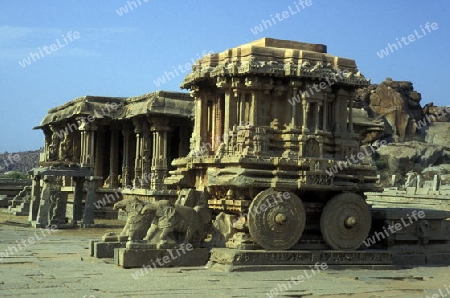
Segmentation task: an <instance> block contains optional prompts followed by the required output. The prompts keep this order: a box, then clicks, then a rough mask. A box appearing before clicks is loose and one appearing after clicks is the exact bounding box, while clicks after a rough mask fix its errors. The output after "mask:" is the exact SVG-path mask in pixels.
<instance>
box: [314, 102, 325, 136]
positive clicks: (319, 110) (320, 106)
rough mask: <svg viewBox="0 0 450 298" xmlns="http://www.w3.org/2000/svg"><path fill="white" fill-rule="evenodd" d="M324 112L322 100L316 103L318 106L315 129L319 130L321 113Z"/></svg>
mask: <svg viewBox="0 0 450 298" xmlns="http://www.w3.org/2000/svg"><path fill="white" fill-rule="evenodd" d="M322 113H323V107H322V103H321V102H317V103H316V108H315V115H314V116H315V120H316V121H315V131H319V130H320V115H321V114H322Z"/></svg>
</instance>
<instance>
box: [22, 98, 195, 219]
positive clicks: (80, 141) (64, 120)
mask: <svg viewBox="0 0 450 298" xmlns="http://www.w3.org/2000/svg"><path fill="white" fill-rule="evenodd" d="M192 107H193V102H192V99H191V97H190V96H189V94H185V93H180V92H164V91H157V92H154V93H150V94H145V95H142V96H138V97H131V98H117V97H98V96H83V97H80V98H77V99H75V100H72V101H70V102H68V103H66V104H63V105H61V106H58V107H56V108H53V109H51V110H50V111H49V112H48V115H47V116H46V117H44V119H43V120H42V122H41V124H40V125H39V126H37V127H35V128H36V129H42V130H43V132H44V135H45V147H44V151H43V153H41V156H40V162H39V165H40V167H43V168H47V169H52V170H53V169H56V170H58V169H64V170H63V171H62V172H60V174H61V176H58V173H57V172H55V174H54V175H57V176H55V178H54V179H56V180H55V182H52V185H58V186H57V187H56V188H55V190H53V188H54V187H53V186H52V187H50V188H51V189H52V190H51V195H50V196H49V197H48V200H47V201H45V202H46V203H45V204H48V206H50V207H49V208H50V210H52V211H51V213H52V212H53V210H54V211H55V212H56V213H55V212H53V215H52V216H56V215H57V214H59V213H60V212H62V211H60V210H63V209H64V210H66V211H67V212H66V213H67V214H66V215H65V216H64V217H67V218H68V219H69V220H72V221H77V220H79V219H80V209H79V208H80V207H79V206H76V202H75V200H76V198H75V197H74V196H73V195H72V193H77V194H81V195H83V198H85V196H86V198H87V196H91V198H90V200H92V201H93V203H94V205H92V206H91V205H89V206H88V207H89V208H90V209H92V210H89V212H90V213H91V212H94V213H95V212H100V211H102V210H105V211H107V210H111V211H112V205H113V204H114V203H116V202H117V201H120V200H122V199H123V198H132V197H134V196H136V197H139V198H140V199H142V200H144V201H154V200H155V199H156V198H157V197H159V196H162V197H166V198H172V199H173V200H175V199H176V196H177V192H176V190H170V189H167V187H166V186H165V185H164V184H163V179H164V178H165V177H166V176H167V175H168V171H169V169H170V161H171V160H172V159H174V158H175V157H178V156H181V155H184V154H187V153H188V149H189V141H188V139H189V136H190V134H191V129H192V122H191V120H190V117H191V116H192ZM74 169H81V172H80V173H82V172H83V171H88V172H89V174H88V175H87V174H86V173H85V174H86V175H85V174H80V173H78V174H80V175H78V174H77V171H72V170H74ZM32 173H33V174H34V175H35V176H34V177H33V179H34V180H33V186H32V188H33V189H39V188H45V181H44V180H42V179H41V178H42V176H43V175H40V174H37V173H36V171H34V172H32ZM52 175H53V174H48V175H47V176H52ZM77 175H78V176H77ZM71 177H74V178H73V179H72V178H71ZM91 177H98V179H97V178H96V179H95V183H86V185H85V186H84V182H85V181H90V180H89V179H91ZM84 187H85V188H86V189H87V190H86V191H85V190H83V188H84ZM92 188H93V189H92ZM36 193H38V191H37V190H34V191H33V195H32V196H34V197H36ZM33 208H34V209H33ZM33 208H32V209H33V210H30V220H32V221H34V220H36V216H37V215H36V214H35V213H36V212H37V211H36V206H34V207H33ZM45 208H47V207H45ZM107 208H109V209H107ZM32 213H33V214H32ZM61 214H62V213H61ZM73 216H76V218H75V217H73ZM40 218H42V216H41V217H40ZM54 220H55V221H58V220H59V219H57V218H56V217H55V219H54Z"/></svg>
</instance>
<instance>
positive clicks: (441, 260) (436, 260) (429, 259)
mask: <svg viewBox="0 0 450 298" xmlns="http://www.w3.org/2000/svg"><path fill="white" fill-rule="evenodd" d="M426 263H427V265H440V266H441V265H450V253H438V254H426Z"/></svg>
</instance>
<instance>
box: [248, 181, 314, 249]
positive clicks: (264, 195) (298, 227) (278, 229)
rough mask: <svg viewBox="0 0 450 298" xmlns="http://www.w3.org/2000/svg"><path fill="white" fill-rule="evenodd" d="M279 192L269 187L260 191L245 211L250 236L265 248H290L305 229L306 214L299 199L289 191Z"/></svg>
mask: <svg viewBox="0 0 450 298" xmlns="http://www.w3.org/2000/svg"><path fill="white" fill-rule="evenodd" d="M280 194H281V195H279V192H277V191H275V190H274V189H271V188H269V189H266V190H264V191H262V192H260V193H259V194H257V195H256V197H255V198H254V199H253V201H252V203H251V205H250V209H249V212H248V228H249V232H250V236H252V238H253V240H254V241H255V242H256V243H258V244H259V245H261V246H262V247H263V248H264V249H266V250H284V249H289V248H291V247H292V246H293V245H295V244H296V243H297V242H298V240H299V239H300V237H301V236H302V233H303V230H304V229H305V224H306V213H305V208H304V207H303V203H302V201H301V200H300V198H299V197H298V196H297V195H295V194H294V193H292V192H285V193H281V192H280ZM283 194H284V196H283Z"/></svg>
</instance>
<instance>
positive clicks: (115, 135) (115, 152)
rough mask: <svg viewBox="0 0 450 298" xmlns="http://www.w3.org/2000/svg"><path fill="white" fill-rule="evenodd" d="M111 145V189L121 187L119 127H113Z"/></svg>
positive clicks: (111, 127)
mask: <svg viewBox="0 0 450 298" xmlns="http://www.w3.org/2000/svg"><path fill="white" fill-rule="evenodd" d="M110 129H111V144H110V150H109V185H108V186H109V187H110V188H115V187H119V181H118V171H119V129H118V127H117V126H114V125H111V126H110Z"/></svg>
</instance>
